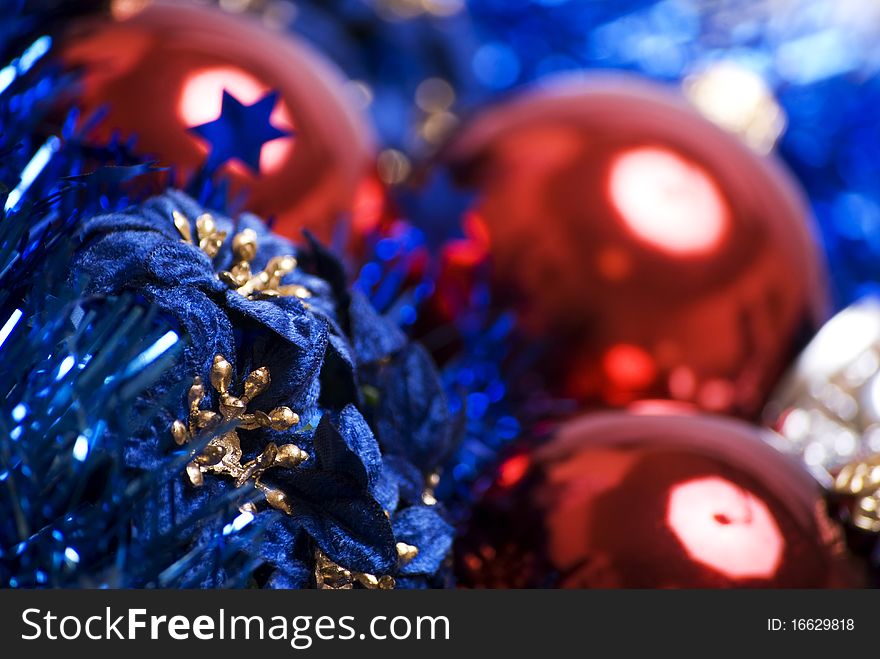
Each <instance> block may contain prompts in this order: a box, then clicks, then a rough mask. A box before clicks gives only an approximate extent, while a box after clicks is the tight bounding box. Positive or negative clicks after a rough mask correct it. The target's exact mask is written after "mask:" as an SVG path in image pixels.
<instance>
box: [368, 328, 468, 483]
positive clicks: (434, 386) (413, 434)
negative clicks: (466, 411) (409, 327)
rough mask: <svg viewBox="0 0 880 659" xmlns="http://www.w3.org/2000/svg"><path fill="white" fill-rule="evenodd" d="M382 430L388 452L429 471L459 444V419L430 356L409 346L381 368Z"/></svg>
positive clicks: (378, 417) (378, 424)
mask: <svg viewBox="0 0 880 659" xmlns="http://www.w3.org/2000/svg"><path fill="white" fill-rule="evenodd" d="M378 389H379V391H380V392H381V395H380V397H379V404H378V410H377V412H376V429H377V434H378V436H379V441H380V443H381V445H382V448H383V450H385V451H386V452H388V453H391V454H393V455H400V456H403V457H406V458H407V459H408V460H409V461H410V462H412V463H413V464H414V465H416V466H417V467H419V468H420V469H422V470H423V471H425V472H428V471H430V470H431V469H432V468H434V467H436V465H438V464H442V462H443V461H444V459H445V458H446V457H447V456H448V455H449V454H450V452H451V451H452V449H453V448H454V444H455V440H456V437H455V436H454V433H453V431H452V428H453V419H452V416H451V414H450V411H449V406H448V405H447V402H446V396H445V394H444V392H443V386H442V384H441V383H440V379H439V376H438V375H437V371H436V369H435V367H434V364H433V362H432V361H431V358H430V356H429V355H428V353H427V352H426V351H425V349H424V348H422V347H421V346H420V345H418V344H410V345H408V346H407V347H406V348H405V349H404V350H403V351H402V352H401V353H399V354H398V355H396V356H395V357H394V358H393V359H392V360H391V363H390V364H388V366H387V367H385V368H383V369H382V370H381V371H380V375H379V379H378Z"/></svg>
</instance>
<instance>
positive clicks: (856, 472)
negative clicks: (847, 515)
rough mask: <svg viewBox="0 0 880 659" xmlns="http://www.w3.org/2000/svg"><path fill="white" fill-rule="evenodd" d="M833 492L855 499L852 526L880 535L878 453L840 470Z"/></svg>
mask: <svg viewBox="0 0 880 659" xmlns="http://www.w3.org/2000/svg"><path fill="white" fill-rule="evenodd" d="M833 491H834V492H835V493H837V494H842V495H846V496H850V497H854V498H855V506H854V508H853V518H852V523H853V525H855V526H856V527H858V528H860V529H864V530H865V531H871V532H873V533H880V453H878V454H875V455H872V456H870V457H868V458H864V459H861V460H856V461H855V462H851V463H849V464H848V465H846V466H845V467H844V468H843V469H841V470H840V472H839V473H838V474H837V477H836V478H835V479H834V486H833Z"/></svg>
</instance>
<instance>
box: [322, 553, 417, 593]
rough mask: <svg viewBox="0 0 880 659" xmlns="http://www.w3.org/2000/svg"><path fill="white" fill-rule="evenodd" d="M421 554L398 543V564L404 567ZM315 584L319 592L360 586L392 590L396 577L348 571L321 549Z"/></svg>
mask: <svg viewBox="0 0 880 659" xmlns="http://www.w3.org/2000/svg"><path fill="white" fill-rule="evenodd" d="M418 553H419V550H418V548H417V547H414V546H413V545H408V544H406V543H405V542H398V543H397V564H398V566H399V567H403V566H404V565H406V564H407V563H409V562H411V561H412V560H413V559H414V558H415V557H416V556H417V555H418ZM315 583H316V584H317V587H318V589H319V590H351V589H352V588H354V586H355V584H360V585H361V586H363V587H364V588H369V589H370V590H391V589H392V588H394V586H395V581H394V577H392V576H391V575H387V574H386V575H383V576H380V577H377V576H376V575H374V574H368V573H366V572H356V571H354V570H348V569H346V568H344V567H341V566H340V565H338V564H336V563H334V562H333V561H331V560H330V559H329V558H328V557H327V555H326V554H325V553H324V552H322V551H321V550H320V549H316V550H315Z"/></svg>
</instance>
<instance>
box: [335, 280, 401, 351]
mask: <svg viewBox="0 0 880 659" xmlns="http://www.w3.org/2000/svg"><path fill="white" fill-rule="evenodd" d="M348 314H349V329H350V332H351V337H352V343H353V345H354V353H355V355H356V358H357V362H358V364H369V363H370V362H377V361H379V360H380V359H384V358H385V357H387V356H389V355H391V354H393V353H395V352H399V351H401V350H403V348H404V347H405V346H406V337H405V336H404V334H403V332H402V331H400V328H399V327H398V326H397V325H396V324H394V323H392V322H391V321H390V320H388V319H387V318H384V317H383V316H381V315H379V314H378V313H377V312H376V310H375V309H373V305H372V304H370V301H369V300H367V298H366V297H364V296H363V295H362V294H361V293H359V292H358V291H352V293H351V305H350V306H349V308H348Z"/></svg>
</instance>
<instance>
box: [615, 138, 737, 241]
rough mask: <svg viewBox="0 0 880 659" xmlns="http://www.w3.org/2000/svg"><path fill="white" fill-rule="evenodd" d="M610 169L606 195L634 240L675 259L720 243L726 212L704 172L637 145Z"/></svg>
mask: <svg viewBox="0 0 880 659" xmlns="http://www.w3.org/2000/svg"><path fill="white" fill-rule="evenodd" d="M610 170H611V171H610V176H609V182H608V194H609V195H610V196H611V201H612V203H613V204H614V206H615V207H616V208H617V210H618V211H619V212H620V216H621V219H622V220H623V222H624V224H625V225H626V226H627V228H628V229H629V230H630V231H632V233H633V234H634V235H635V236H636V237H638V238H640V239H641V240H644V241H645V242H647V243H648V244H650V245H651V246H653V247H656V248H658V249H660V250H663V251H666V252H669V253H671V254H676V255H679V256H690V255H697V254H707V253H710V252H712V251H713V250H714V249H715V248H716V247H717V246H718V245H719V243H720V242H721V240H722V238H723V236H724V234H725V232H726V231H727V228H728V225H729V223H730V212H729V210H728V207H727V203H726V202H725V201H724V196H723V195H722V194H721V191H720V190H719V189H718V186H717V185H716V184H715V182H714V181H713V180H712V178H711V176H710V175H709V174H708V173H707V172H706V170H705V169H704V168H702V167H700V166H699V165H697V164H696V163H694V162H691V161H688V160H686V159H685V158H683V157H682V156H681V155H680V154H678V153H676V152H674V151H671V150H669V149H666V148H660V147H638V148H635V149H630V150H627V151H624V152H623V153H621V154H620V155H618V156H617V157H616V158H614V160H613V161H612V163H611V168H610Z"/></svg>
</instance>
